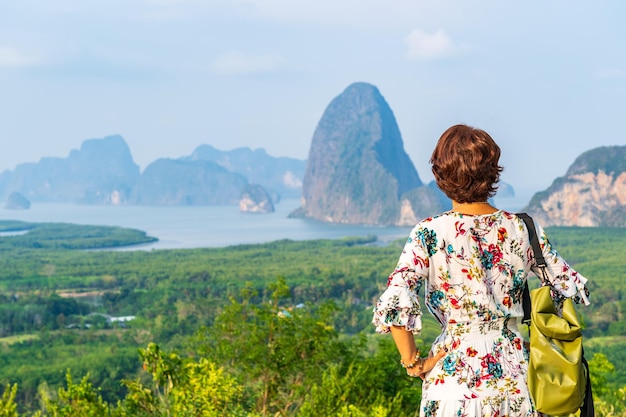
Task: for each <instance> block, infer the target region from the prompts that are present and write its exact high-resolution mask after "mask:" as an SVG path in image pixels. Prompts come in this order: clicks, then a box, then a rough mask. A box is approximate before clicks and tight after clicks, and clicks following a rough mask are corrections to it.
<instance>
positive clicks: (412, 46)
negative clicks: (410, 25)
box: [405, 29, 454, 60]
mask: <svg viewBox="0 0 626 417" xmlns="http://www.w3.org/2000/svg"><path fill="white" fill-rule="evenodd" d="M405 41H406V43H407V45H408V50H407V56H408V57H409V58H417V59H425V60H433V59H439V58H443V57H446V56H449V55H451V54H452V53H453V52H454V45H453V44H452V41H451V40H450V38H449V37H448V35H446V33H445V32H444V31H443V30H442V29H439V30H437V31H436V32H434V33H426V32H424V31H423V30H420V29H413V30H412V31H411V33H410V34H409V36H407V37H406V39H405Z"/></svg>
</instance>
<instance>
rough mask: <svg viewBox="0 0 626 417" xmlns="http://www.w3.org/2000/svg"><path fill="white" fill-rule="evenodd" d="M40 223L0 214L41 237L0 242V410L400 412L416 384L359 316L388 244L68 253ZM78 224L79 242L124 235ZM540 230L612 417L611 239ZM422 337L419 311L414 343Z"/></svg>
mask: <svg viewBox="0 0 626 417" xmlns="http://www.w3.org/2000/svg"><path fill="white" fill-rule="evenodd" d="M46 227H49V228H46ZM46 227H44V225H37V224H13V225H11V224H0V230H5V231H6V230H24V229H26V228H30V231H29V232H28V233H26V234H25V235H20V236H27V235H30V234H31V233H32V232H34V231H36V230H38V229H39V230H40V231H41V233H42V235H40V237H38V238H37V240H36V241H38V242H39V246H33V245H32V244H30V243H25V242H28V240H21V239H15V238H16V237H19V236H3V237H0V256H1V257H0V349H1V350H2V354H1V355H0V392H4V397H2V398H0V416H4V415H7V416H18V415H19V416H33V415H35V413H43V414H42V415H51V416H74V415H76V416H77V415H94V416H100V415H102V416H105V415H119V416H131V415H132V416H159V415H176V416H187V415H189V416H192V415H194V416H195V415H207V416H212V415H216V416H217V415H234V416H244V415H249V416H269V415H272V416H275V415H281V416H288V415H289V416H291V415H293V416H295V415H297V416H320V415H338V416H339V415H341V416H400V415H407V411H406V410H415V409H416V408H417V404H418V402H419V391H420V388H419V383H418V382H416V381H414V380H410V379H408V378H406V377H405V376H404V375H403V373H402V368H401V367H399V366H398V364H397V354H396V353H395V351H394V349H395V348H394V347H393V344H392V342H391V340H390V338H388V337H383V336H379V335H374V334H373V328H372V326H371V325H370V324H369V322H370V320H371V310H372V306H373V304H374V303H375V301H376V298H377V297H378V295H379V294H380V292H381V291H382V289H383V288H384V285H385V281H386V279H385V278H386V276H387V275H388V274H389V272H390V271H391V270H392V269H393V267H394V266H395V262H396V261H397V257H398V255H399V251H400V248H401V245H402V242H400V241H398V242H394V243H393V244H391V245H388V246H384V247H381V246H378V245H376V244H375V238H368V239H344V240H320V241H304V242H294V241H286V240H285V241H277V242H271V243H267V244H261V245H241V246H233V247H228V248H211V249H185V250H152V251H128V252H116V251H81V250H71V249H69V248H78V247H80V248H85V246H80V245H81V244H84V242H86V241H87V240H86V239H84V236H82V235H81V234H80V230H79V229H80V228H82V226H80V227H79V228H74V226H73V225H48V226H46ZM84 230H85V231H87V230H89V232H88V233H89V234H90V236H91V238H90V239H89V244H90V245H91V246H90V248H95V247H97V246H98V244H99V243H98V242H99V241H102V242H103V244H102V245H101V246H107V245H108V244H107V243H104V242H111V235H116V236H117V237H119V236H127V237H128V236H137V235H133V234H132V233H134V232H127V231H125V230H123V229H122V230H114V229H108V230H105V229H101V230H100V232H97V233H96V230H98V229H97V228H96V229H84ZM98 233H100V234H99V235H98ZM127 233H130V234H127ZM140 233H141V232H140ZM548 233H549V235H550V237H551V240H552V241H553V243H554V244H555V246H556V247H557V248H558V249H559V251H560V252H561V253H562V254H563V255H564V256H565V257H566V259H568V260H569V261H570V262H571V263H572V264H574V265H575V267H576V268H577V269H578V270H579V271H580V272H581V273H582V274H584V275H585V276H587V277H588V278H589V279H590V281H591V282H590V290H591V294H592V305H591V306H590V307H587V308H581V309H580V311H581V313H582V315H583V318H584V321H585V323H586V329H585V336H586V342H585V343H586V347H585V349H586V356H587V357H589V358H593V359H592V361H591V364H592V371H593V375H592V376H593V378H594V387H595V389H596V397H597V402H598V404H599V407H600V408H601V409H602V410H605V411H604V412H606V413H609V411H610V410H609V408H610V407H611V404H617V405H614V406H613V407H614V409H613V413H614V414H613V415H622V416H623V415H626V410H624V407H623V405H622V406H621V407H622V408H619V404H624V400H626V397H625V396H626V390H625V389H626V356H625V355H626V354H625V353H624V352H626V336H625V335H626V331H625V330H626V317H624V314H623V312H624V311H625V310H626V298H625V294H626V283H625V282H624V281H623V278H624V277H625V276H626V260H625V259H624V258H623V253H624V250H625V249H626V234H624V231H623V229H591V228H552V229H549V230H548ZM60 236H65V238H60ZM144 236H145V235H144ZM117 237H116V239H117ZM31 239H32V236H31ZM34 241H35V240H31V241H30V242H34ZM125 241H126V242H128V240H125ZM68 242H71V243H68ZM79 242H83V243H79ZM128 316H132V317H134V319H133V320H131V321H121V320H116V318H120V317H128ZM437 332H438V329H437V326H436V325H435V323H434V322H433V321H432V320H427V321H426V324H425V330H424V332H423V334H422V336H421V341H422V343H423V344H425V345H427V344H429V343H430V341H432V339H433V338H434V337H435V335H436V334H437ZM424 349H426V346H425V347H424ZM81 407H83V408H81ZM602 407H604V408H602ZM616 407H617V408H616ZM11 410H13V411H11ZM200 410H202V412H201V411H200ZM11 412H13V414H11ZM411 412H412V411H411ZM3 413H4V414H3ZM619 413H622V414H619ZM598 415H609V414H600V413H599V414H598Z"/></svg>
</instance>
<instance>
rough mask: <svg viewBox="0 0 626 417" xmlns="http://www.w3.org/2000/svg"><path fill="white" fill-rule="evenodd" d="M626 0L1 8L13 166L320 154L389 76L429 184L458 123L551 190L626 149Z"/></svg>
mask: <svg viewBox="0 0 626 417" xmlns="http://www.w3.org/2000/svg"><path fill="white" fill-rule="evenodd" d="M624 16H626V2H624V1H623V0H607V1H598V2H591V1H577V0H573V1H546V0H543V1H539V0H530V1H523V2H522V1H517V2H505V1H501V0H497V1H496V0H485V1H478V0H476V1H469V0H436V1H435V0H429V1H424V0H410V1H409V0H228V1H227V0H222V1H221V0H206V1H200V0H195V1H194V0H105V1H101V0H89V1H84V0H74V1H69V0H55V1H48V0H20V1H3V2H1V3H0V114H1V115H2V116H1V118H0V140H1V143H2V145H3V146H2V151H1V152H0V172H1V171H3V170H5V169H13V168H14V167H15V165H17V164H18V163H23V162H36V161H38V160H39V159H40V158H41V157H44V156H60V157H65V156H67V155H68V153H69V152H70V151H71V150H72V149H76V148H78V147H80V144H81V143H82V141H83V140H85V139H91V138H101V137H104V136H107V135H111V134H121V135H122V136H123V137H124V138H125V140H126V142H127V143H128V145H129V147H130V149H131V152H132V154H133V156H134V158H135V161H136V162H137V163H138V164H139V165H140V167H141V168H142V169H143V168H145V167H146V165H147V164H149V163H150V162H152V161H154V160H155V159H157V158H161V157H173V158H175V157H180V156H183V155H188V154H190V153H191V152H192V151H193V149H194V148H195V147H196V146H198V145H201V144H205V143H206V144H211V145H213V146H215V147H217V148H218V149H223V150H229V149H233V148H236V147H241V146H247V147H251V148H253V149H256V148H265V149H266V150H267V151H268V153H270V154H271V155H274V156H290V157H294V158H299V159H305V158H306V157H307V154H308V151H309V146H310V142H311V138H312V135H313V132H314V129H315V126H316V124H317V122H318V121H319V119H320V117H321V115H322V113H323V111H324V109H325V108H326V106H327V105H328V103H329V102H330V101H331V100H332V99H333V98H334V97H336V96H337V95H338V94H340V93H341V92H342V91H343V90H344V89H345V88H346V87H347V86H348V85H349V84H351V83H352V82H355V81H365V82H369V83H371V84H374V85H375V86H377V87H378V88H379V90H380V91H381V93H382V94H383V96H384V97H385V98H386V100H387V101H388V103H389V104H390V106H391V108H392V110H393V111H394V113H395V115H396V119H397V121H398V125H399V127H400V131H401V133H402V136H403V140H404V146H405V149H406V150H407V152H408V154H409V155H410V157H411V159H412V160H413V162H414V164H415V165H416V167H417V169H418V172H419V174H420V177H421V178H422V180H425V181H429V180H430V179H431V178H432V176H431V174H430V171H429V165H428V158H429V156H430V153H431V150H432V148H433V146H434V144H435V142H436V140H437V138H438V137H439V135H440V134H441V133H442V132H443V131H444V130H445V129H446V128H447V127H449V126H450V125H452V124H456V123H468V124H471V125H474V126H476V127H480V128H483V129H485V130H487V131H488V132H489V133H491V134H492V136H493V137H494V139H495V140H496V141H497V142H498V143H499V144H500V146H501V147H502V150H503V158H502V163H503V164H504V165H505V172H504V174H503V179H504V180H505V181H507V182H509V183H511V184H512V185H513V186H514V187H515V188H516V189H518V190H528V191H529V192H535V191H540V190H542V189H545V188H546V187H547V186H548V185H550V183H551V182H552V180H553V179H554V178H555V177H558V176H561V175H563V174H564V173H565V171H566V170H567V168H568V167H569V165H570V164H571V163H572V162H573V161H574V159H575V158H576V157H577V156H578V155H579V154H581V153H582V152H584V151H586V150H589V149H592V148H595V147H597V146H603V145H625V144H626V123H625V122H624V113H625V112H626V25H624V24H623V20H624Z"/></svg>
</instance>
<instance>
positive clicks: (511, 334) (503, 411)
mask: <svg viewBox="0 0 626 417" xmlns="http://www.w3.org/2000/svg"><path fill="white" fill-rule="evenodd" d="M499 158H500V148H499V147H498V145H497V144H496V143H495V142H494V141H493V139H492V138H491V137H490V136H489V134H487V133H486V132H485V131H483V130H479V129H475V128H472V127H469V126H465V125H456V126H452V127H450V128H449V129H448V130H446V131H445V132H444V133H443V135H442V136H441V138H440V139H439V141H438V143H437V146H436V147H435V150H434V151H433V154H432V157H431V160H430V163H431V164H432V171H433V174H434V176H435V180H436V182H437V185H438V187H439V188H440V189H441V190H442V191H443V192H445V193H446V195H447V196H448V197H449V198H450V199H451V200H452V210H451V211H448V212H445V213H442V214H440V215H437V216H434V217H431V218H428V219H425V220H422V221H421V222H419V223H418V224H417V225H416V226H415V228H414V229H413V230H412V231H411V234H410V235H409V238H408V240H407V243H406V245H405V246H404V249H403V251H402V254H401V256H400V260H399V262H398V265H397V266H396V268H395V270H394V272H393V273H392V274H391V275H390V276H389V278H388V280H387V289H386V290H385V292H384V293H383V294H382V295H381V297H380V299H379V301H378V303H377V305H376V308H375V310H374V319H373V324H374V325H375V326H376V331H377V332H379V333H389V332H391V334H392V337H393V340H394V342H395V344H396V346H397V348H398V351H399V353H400V357H401V361H400V363H401V365H402V366H403V367H404V368H406V371H407V374H408V375H409V376H412V377H421V378H422V379H423V381H424V382H423V386H422V402H421V407H420V416H422V417H431V416H445V417H451V416H469V417H471V416H509V417H511V416H534V415H536V412H535V411H534V408H533V405H532V401H531V399H530V396H529V393H528V387H527V384H526V372H527V367H528V364H527V352H525V348H524V343H523V339H522V336H521V334H520V332H519V330H518V328H517V325H518V323H519V322H520V321H521V318H522V316H523V308H522V292H523V288H524V284H525V282H526V278H527V276H528V273H529V272H530V271H533V272H535V271H537V269H536V266H535V265H534V262H533V261H534V258H533V254H532V249H531V246H530V241H529V237H528V231H527V230H526V226H525V224H524V222H523V221H522V220H521V219H520V218H518V217H517V216H516V215H515V214H512V213H508V212H506V211H503V210H498V209H496V208H495V207H493V206H492V205H491V204H490V203H489V202H488V201H487V200H488V199H489V198H490V197H493V195H494V194H495V191H496V189H497V185H496V184H497V183H498V180H499V178H500V173H501V172H502V167H501V166H500V165H499V164H498V161H499ZM536 228H537V234H538V236H539V240H540V244H541V247H542V252H543V255H544V257H545V258H546V261H547V263H548V279H547V281H546V282H543V283H542V284H543V285H550V286H551V287H552V288H553V289H554V291H555V298H556V300H555V301H557V302H558V301H559V300H561V301H562V300H563V299H564V298H565V297H570V298H573V299H574V300H575V301H576V302H584V303H585V304H588V303H589V301H588V300H587V290H586V287H585V283H586V282H587V279H585V278H584V277H583V276H581V275H580V274H578V273H577V272H576V271H574V270H573V269H572V268H571V267H570V266H569V265H568V264H567V263H566V262H565V261H564V260H563V259H562V258H561V256H560V255H559V254H558V253H557V252H556V250H555V249H554V248H553V247H552V246H551V245H550V242H549V241H548V238H547V236H546V234H545V232H544V231H543V229H542V228H541V226H539V225H536ZM538 276H541V274H539V275H538ZM422 285H424V286H425V303H426V307H427V308H428V311H429V312H430V313H431V314H432V315H433V316H434V317H435V318H436V319H437V321H438V322H439V323H440V324H441V327H442V331H441V334H440V335H439V336H438V337H437V339H436V340H435V342H434V343H433V346H432V348H431V351H430V353H429V356H428V358H421V357H420V354H419V352H418V350H417V349H416V345H415V340H414V335H415V334H418V333H419V332H420V330H421V314H422V312H421V307H420V303H419V301H418V291H419V290H420V288H421V287H422Z"/></svg>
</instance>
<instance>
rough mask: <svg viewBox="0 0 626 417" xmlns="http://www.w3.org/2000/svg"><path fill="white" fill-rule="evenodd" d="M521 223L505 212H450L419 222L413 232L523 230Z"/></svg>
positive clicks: (517, 218)
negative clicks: (496, 227) (495, 227)
mask: <svg viewBox="0 0 626 417" xmlns="http://www.w3.org/2000/svg"><path fill="white" fill-rule="evenodd" d="M523 223H524V222H523V221H522V219H521V218H520V217H519V216H518V215H517V214H516V213H513V212H510V211H506V210H496V211H495V212H493V213H489V214H480V215H468V214H463V213H458V212H455V211H451V210H450V211H445V212H443V213H440V214H437V215H434V216H431V217H427V218H425V219H422V220H420V221H419V222H418V223H417V224H416V225H415V227H414V230H419V229H429V230H435V231H437V230H448V229H450V228H459V227H465V228H472V229H483V228H488V229H490V228H493V227H494V226H503V227H506V228H509V227H510V228H517V229H522V230H523V227H524V226H522V225H523ZM507 226H508V227H507Z"/></svg>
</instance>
